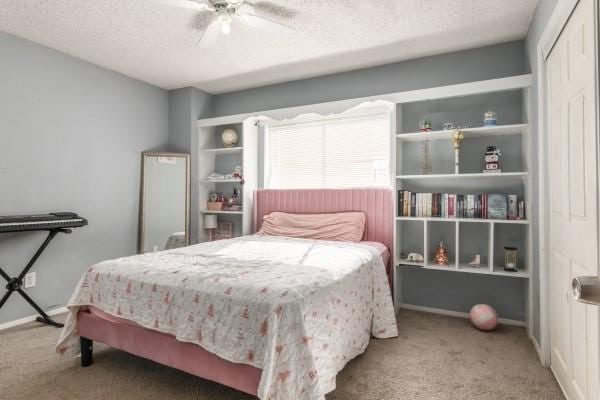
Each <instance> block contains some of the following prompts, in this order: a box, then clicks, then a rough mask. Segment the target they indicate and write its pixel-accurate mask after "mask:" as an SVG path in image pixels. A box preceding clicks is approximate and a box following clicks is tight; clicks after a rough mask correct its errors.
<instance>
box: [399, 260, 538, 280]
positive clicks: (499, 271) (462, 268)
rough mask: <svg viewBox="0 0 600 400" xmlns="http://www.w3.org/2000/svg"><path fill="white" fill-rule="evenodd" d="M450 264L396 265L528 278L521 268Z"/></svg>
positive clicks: (527, 274) (400, 263) (401, 263)
mask: <svg viewBox="0 0 600 400" xmlns="http://www.w3.org/2000/svg"><path fill="white" fill-rule="evenodd" d="M451 265H452V266H445V265H427V266H419V265H415V264H408V263H404V262H399V263H398V264H397V266H398V267H414V268H422V269H429V270H434V271H449V272H464V273H467V274H480V275H491V276H506V277H510V278H521V279H528V278H529V273H527V272H526V271H523V270H520V271H517V272H508V271H505V270H504V269H503V268H502V267H496V266H495V267H494V270H493V271H490V269H489V268H488V267H487V266H486V265H482V266H481V267H479V268H475V267H472V266H470V265H468V264H460V265H459V266H458V268H456V267H454V264H451Z"/></svg>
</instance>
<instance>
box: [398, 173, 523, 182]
mask: <svg viewBox="0 0 600 400" xmlns="http://www.w3.org/2000/svg"><path fill="white" fill-rule="evenodd" d="M528 175H529V173H528V172H501V173H495V174H484V173H483V172H477V173H470V174H429V175H396V179H400V180H416V179H502V178H524V177H527V176H528Z"/></svg>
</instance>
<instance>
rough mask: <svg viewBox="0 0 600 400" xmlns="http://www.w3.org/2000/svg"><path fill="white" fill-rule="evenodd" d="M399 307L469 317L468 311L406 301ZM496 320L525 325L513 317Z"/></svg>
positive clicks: (514, 324)
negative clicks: (407, 302) (425, 305)
mask: <svg viewBox="0 0 600 400" xmlns="http://www.w3.org/2000/svg"><path fill="white" fill-rule="evenodd" d="M400 308H405V309H407V310H413V311H422V312H428V313H432V314H441V315H448V316H450V317H458V318H467V319H468V318H469V313H466V312H460V311H451V310H444V309H442V308H433V307H424V306H415V305H413V304H406V303H402V304H400ZM498 322H499V323H501V324H504V325H513V326H522V327H525V321H517V320H514V319H506V318H498Z"/></svg>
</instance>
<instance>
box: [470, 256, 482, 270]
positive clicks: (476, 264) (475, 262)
mask: <svg viewBox="0 0 600 400" xmlns="http://www.w3.org/2000/svg"><path fill="white" fill-rule="evenodd" d="M469 265H470V266H471V267H475V268H479V266H480V265H481V256H480V255H479V254H475V258H473V261H471V262H470V263H469Z"/></svg>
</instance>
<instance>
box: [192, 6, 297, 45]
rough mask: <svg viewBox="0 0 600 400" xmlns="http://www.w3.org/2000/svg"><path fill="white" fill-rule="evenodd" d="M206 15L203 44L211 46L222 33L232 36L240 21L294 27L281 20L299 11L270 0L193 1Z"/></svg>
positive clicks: (256, 25) (264, 26)
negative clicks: (233, 27) (234, 25)
mask: <svg viewBox="0 0 600 400" xmlns="http://www.w3.org/2000/svg"><path fill="white" fill-rule="evenodd" d="M189 1H190V2H192V3H195V4H196V8H197V10H198V11H200V12H201V13H202V14H201V16H202V17H203V18H202V19H201V22H202V23H201V24H200V25H201V26H200V29H203V33H202V37H201V38H200V42H199V43H198V46H199V47H202V48H208V47H211V46H212V44H213V43H214V42H216V41H217V39H218V38H219V37H220V36H221V35H229V34H230V33H231V29H232V25H233V24H235V23H236V22H237V21H239V22H241V23H242V24H245V25H248V26H250V27H253V28H257V29H261V30H265V31H269V32H281V31H285V30H292V29H293V28H292V27H290V26H288V25H285V24H283V23H281V22H279V21H280V20H282V19H288V18H291V17H293V16H294V15H295V14H296V11H295V10H292V9H290V8H288V7H285V6H280V5H277V4H275V3H273V2H270V1H258V0H257V1H250V0H189Z"/></svg>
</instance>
